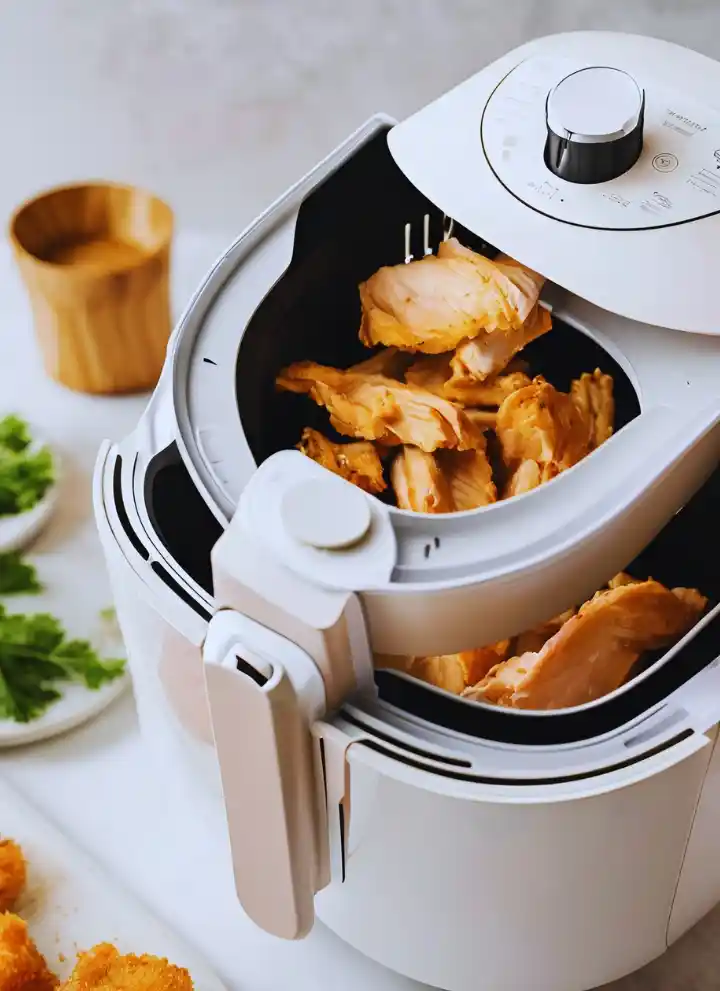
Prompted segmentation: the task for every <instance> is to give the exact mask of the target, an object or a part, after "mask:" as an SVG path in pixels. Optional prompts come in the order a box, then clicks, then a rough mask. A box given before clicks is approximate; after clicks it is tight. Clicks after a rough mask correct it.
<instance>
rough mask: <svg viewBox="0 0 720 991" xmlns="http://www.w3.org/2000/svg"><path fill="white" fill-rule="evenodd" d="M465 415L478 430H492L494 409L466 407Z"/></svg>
mask: <svg viewBox="0 0 720 991" xmlns="http://www.w3.org/2000/svg"><path fill="white" fill-rule="evenodd" d="M465 416H466V417H467V418H468V420H469V421H470V423H472V425H473V427H475V429H476V430H478V431H483V430H494V429H495V424H496V423H497V411H496V410H494V409H466V410H465Z"/></svg>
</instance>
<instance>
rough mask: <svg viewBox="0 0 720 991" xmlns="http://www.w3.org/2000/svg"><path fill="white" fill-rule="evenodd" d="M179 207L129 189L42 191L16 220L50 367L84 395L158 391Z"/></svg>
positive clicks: (14, 232) (14, 237) (14, 238)
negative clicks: (174, 212) (175, 217)
mask: <svg viewBox="0 0 720 991" xmlns="http://www.w3.org/2000/svg"><path fill="white" fill-rule="evenodd" d="M172 232H173V215H172V210H171V209H170V207H169V206H167V204H165V203H163V202H162V200H159V199H158V198H157V197H155V196H151V195H150V194H148V193H145V192H143V191H142V190H139V189H133V188H131V187H129V186H119V185H114V184H112V183H92V184H83V185H76V186H66V187H63V188H58V189H53V190H50V191H48V192H46V193H43V194H41V195H40V196H38V197H37V198H35V199H33V200H30V201H29V202H27V203H25V204H24V205H23V206H21V207H20V208H19V209H18V210H17V211H16V213H15V214H14V215H13V217H12V219H11V222H10V231H9V233H10V240H11V242H12V246H13V250H14V252H15V256H16V259H17V262H18V265H19V267H20V272H21V274H22V277H23V280H24V282H25V285H26V287H27V290H28V293H29V295H30V303H31V306H32V312H33V319H34V324H35V333H36V335H37V339H38V343H39V345H40V349H41V351H42V355H43V362H44V365H45V370H46V372H47V373H48V375H50V376H51V377H52V378H54V379H56V380H57V381H58V382H61V383H62V384H63V385H66V386H68V387H69V388H71V389H75V390H77V391H79V392H90V393H104V394H107V393H121V392H136V391H141V390H146V389H150V388H152V387H153V386H154V385H155V383H156V382H157V380H158V378H159V376H160V372H161V370H162V366H163V362H164V360H165V351H166V347H167V342H168V338H169V336H170V330H171V323H170V292H169V275H170V242H171V240H172Z"/></svg>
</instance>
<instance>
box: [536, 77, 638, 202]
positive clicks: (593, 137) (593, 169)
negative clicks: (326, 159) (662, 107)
mask: <svg viewBox="0 0 720 991" xmlns="http://www.w3.org/2000/svg"><path fill="white" fill-rule="evenodd" d="M644 111H645V94H644V92H643V90H642V89H641V88H640V87H639V86H638V84H637V82H636V81H635V80H634V79H633V77H632V76H631V75H629V73H627V72H624V71H623V70H622V69H613V68H611V67H609V66H591V67H589V68H586V69H579V70H578V71H577V72H572V73H571V74H570V75H569V76H565V78H564V79H562V80H561V81H560V82H559V83H558V84H557V85H556V86H555V87H554V89H552V90H551V91H550V93H549V94H548V98H547V104H546V119H547V141H546V143H545V164H546V165H547V167H548V168H549V169H550V171H551V172H554V173H555V175H556V176H559V177H560V178H561V179H566V180H567V181H568V182H578V183H593V182H607V181H608V180H609V179H616V178H617V177H618V176H620V175H622V174H623V173H624V172H627V171H628V170H629V169H631V168H632V167H633V165H634V164H635V162H637V160H638V158H639V157H640V152H641V151H642V147H643V117H644Z"/></svg>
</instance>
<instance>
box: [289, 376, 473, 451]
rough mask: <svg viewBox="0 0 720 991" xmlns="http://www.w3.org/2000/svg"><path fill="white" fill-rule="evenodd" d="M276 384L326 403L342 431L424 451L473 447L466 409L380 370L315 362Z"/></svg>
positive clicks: (383, 442)
mask: <svg viewBox="0 0 720 991" xmlns="http://www.w3.org/2000/svg"><path fill="white" fill-rule="evenodd" d="M277 386H278V388H280V389H286V390H288V391H289V392H297V393H307V394H308V395H309V396H310V397H311V398H312V399H314V400H315V402H316V403H317V404H318V405H319V406H325V407H327V409H328V411H329V413H330V422H331V423H332V425H333V427H335V429H336V430H337V431H338V433H341V434H344V435H345V436H347V437H358V438H362V439H363V440H376V441H380V442H381V443H382V444H384V445H388V446H390V445H396V444H412V445H413V446H415V447H419V448H421V449H422V450H423V451H434V450H436V449H437V448H438V447H451V448H458V449H459V450H461V451H466V450H470V449H472V448H473V447H475V445H476V444H477V443H478V438H479V436H480V434H479V431H478V430H477V428H476V427H474V426H473V424H472V423H471V422H470V420H469V419H468V418H467V417H466V416H465V414H464V413H463V411H462V410H461V409H459V408H458V407H457V406H454V405H453V404H452V403H450V402H448V401H447V400H445V399H440V398H439V397H437V396H433V395H432V393H430V392H427V391H426V390H424V389H417V388H415V387H414V386H410V385H405V384H404V383H403V382H396V381H395V380H394V379H389V378H385V377H383V376H381V375H363V374H358V373H356V372H352V371H347V372H343V371H340V370H339V369H337V368H329V367H328V366H327V365H317V364H315V362H312V361H299V362H297V364H295V365H291V366H290V367H289V368H286V369H284V370H283V371H282V372H281V373H280V375H279V376H278V378H277Z"/></svg>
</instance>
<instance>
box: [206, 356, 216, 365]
mask: <svg viewBox="0 0 720 991" xmlns="http://www.w3.org/2000/svg"><path fill="white" fill-rule="evenodd" d="M203 361H204V362H205V364H206V365H217V361H213V360H212V358H203Z"/></svg>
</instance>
